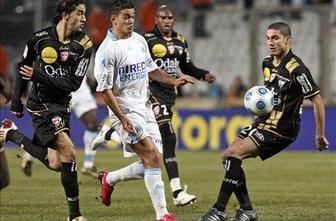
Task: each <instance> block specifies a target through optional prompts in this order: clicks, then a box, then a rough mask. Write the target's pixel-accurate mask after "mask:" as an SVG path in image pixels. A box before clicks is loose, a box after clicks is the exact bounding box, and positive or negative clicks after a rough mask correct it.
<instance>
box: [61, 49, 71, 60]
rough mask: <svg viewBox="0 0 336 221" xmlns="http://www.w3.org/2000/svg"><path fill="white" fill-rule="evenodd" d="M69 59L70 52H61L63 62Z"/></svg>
mask: <svg viewBox="0 0 336 221" xmlns="http://www.w3.org/2000/svg"><path fill="white" fill-rule="evenodd" d="M68 57H69V52H68V51H62V52H61V61H66V60H67V59H68Z"/></svg>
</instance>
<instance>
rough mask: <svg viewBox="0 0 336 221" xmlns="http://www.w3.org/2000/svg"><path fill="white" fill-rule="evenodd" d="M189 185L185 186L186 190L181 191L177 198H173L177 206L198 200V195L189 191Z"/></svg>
mask: <svg viewBox="0 0 336 221" xmlns="http://www.w3.org/2000/svg"><path fill="white" fill-rule="evenodd" d="M187 188H188V186H187V185H185V186H184V190H183V191H182V192H180V193H179V194H178V195H177V197H176V198H173V201H174V204H175V206H185V205H188V204H193V203H194V202H196V198H197V197H196V196H195V195H191V194H189V193H187Z"/></svg>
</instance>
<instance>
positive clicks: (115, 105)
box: [94, 0, 193, 221]
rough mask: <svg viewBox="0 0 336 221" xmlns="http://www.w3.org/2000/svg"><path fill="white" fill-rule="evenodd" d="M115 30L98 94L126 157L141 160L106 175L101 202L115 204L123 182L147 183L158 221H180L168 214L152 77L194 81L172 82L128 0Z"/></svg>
mask: <svg viewBox="0 0 336 221" xmlns="http://www.w3.org/2000/svg"><path fill="white" fill-rule="evenodd" d="M109 14H110V17H111V22H112V28H111V29H110V30H108V33H107V36H106V38H105V39H104V41H103V42H102V44H101V45H100V47H99V49H98V51H97V53H96V59H95V68H94V75H95V77H96V79H97V82H98V86H97V91H98V92H101V93H102V95H103V97H104V100H105V102H106V104H107V105H108V107H109V116H110V119H111V122H112V126H113V127H114V128H115V129H116V131H117V132H118V134H119V135H120V138H121V140H122V143H123V146H124V155H125V156H132V155H138V156H139V157H140V160H139V161H137V162H135V163H133V164H130V165H128V166H126V167H124V168H122V169H119V170H117V171H113V172H108V171H103V172H101V173H100V175H99V179H100V181H101V187H102V190H101V198H102V201H103V203H104V204H105V205H107V206H109V205H110V204H111V193H112V191H113V189H114V186H115V184H116V183H117V182H119V181H127V180H135V179H143V178H144V181H145V186H146V188H147V191H148V193H149V195H150V198H151V200H152V203H153V207H154V210H155V213H156V220H157V221H176V220H177V219H176V218H175V217H174V216H173V215H172V214H171V213H169V212H168V211H167V206H166V199H165V191H164V183H163V181H162V177H161V168H160V165H161V163H162V155H161V154H160V153H162V141H161V135H160V132H159V128H158V125H157V123H156V120H155V117H154V113H153V111H152V109H151V105H150V103H149V101H148V97H149V88H148V83H149V77H150V78H151V79H155V80H156V81H160V82H163V83H167V84H172V85H176V86H179V85H182V84H185V83H192V82H193V81H192V80H191V78H190V77H188V76H182V77H181V78H179V79H175V78H172V77H170V76H168V74H167V73H165V72H164V71H162V70H161V69H159V68H158V67H157V65H156V64H155V62H154V61H153V60H152V58H151V56H150V53H149V50H148V46H147V43H146V40H145V39H144V38H143V37H142V36H141V35H139V34H137V33H136V32H133V30H134V22H135V10H134V5H133V4H132V3H131V2H129V1H128V0H113V1H111V3H110V5H109Z"/></svg>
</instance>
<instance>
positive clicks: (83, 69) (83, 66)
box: [75, 58, 89, 77]
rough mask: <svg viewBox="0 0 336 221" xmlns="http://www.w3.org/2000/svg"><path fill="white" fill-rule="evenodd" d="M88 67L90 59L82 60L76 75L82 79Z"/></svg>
mask: <svg viewBox="0 0 336 221" xmlns="http://www.w3.org/2000/svg"><path fill="white" fill-rule="evenodd" d="M88 65H89V59H88V58H84V59H82V60H81V61H80V62H79V64H78V66H77V70H76V72H75V75H76V76H78V77H82V76H83V75H84V74H85V72H86V69H87V67H88Z"/></svg>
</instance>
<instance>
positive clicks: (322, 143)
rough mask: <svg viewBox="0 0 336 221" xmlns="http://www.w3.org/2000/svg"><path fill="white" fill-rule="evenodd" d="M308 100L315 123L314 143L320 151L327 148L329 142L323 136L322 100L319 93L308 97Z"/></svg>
mask: <svg viewBox="0 0 336 221" xmlns="http://www.w3.org/2000/svg"><path fill="white" fill-rule="evenodd" d="M309 100H310V101H311V102H312V103H313V107H314V117H315V124H316V137H315V139H316V145H317V148H318V149H319V150H320V151H322V150H325V149H327V148H328V146H329V142H328V140H327V138H326V137H325V133H324V128H325V107H324V102H323V100H322V97H321V95H320V94H317V95H315V96H313V97H310V98H309Z"/></svg>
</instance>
